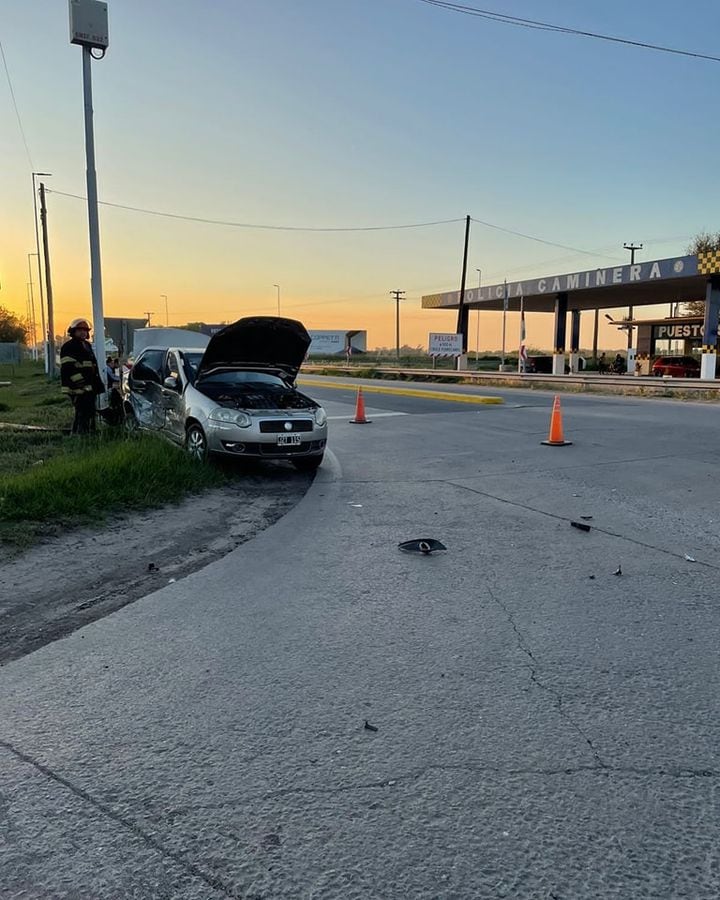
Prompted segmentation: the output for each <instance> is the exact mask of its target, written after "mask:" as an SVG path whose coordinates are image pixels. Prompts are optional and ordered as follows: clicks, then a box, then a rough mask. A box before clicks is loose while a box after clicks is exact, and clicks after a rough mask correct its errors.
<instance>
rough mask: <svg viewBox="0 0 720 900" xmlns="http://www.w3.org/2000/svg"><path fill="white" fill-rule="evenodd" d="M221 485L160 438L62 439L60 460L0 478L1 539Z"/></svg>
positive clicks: (22, 537)
mask: <svg viewBox="0 0 720 900" xmlns="http://www.w3.org/2000/svg"><path fill="white" fill-rule="evenodd" d="M226 481H227V476H225V475H224V474H223V473H222V472H221V471H220V470H219V469H217V468H216V467H214V466H212V465H199V464H198V463H196V462H194V461H193V460H191V459H190V458H189V457H188V456H186V455H185V454H184V453H183V451H182V450H180V449H178V448H176V447H173V446H172V445H171V444H168V443H167V442H166V441H164V440H162V439H161V438H156V437H153V436H147V437H145V436H143V437H132V438H128V437H124V436H120V437H112V436H110V437H108V436H106V435H100V436H98V437H92V438H85V439H77V438H76V439H71V438H67V439H66V441H65V448H64V453H63V454H62V455H56V456H55V457H53V458H50V459H49V460H48V461H47V462H44V463H42V464H36V465H32V466H30V467H29V468H25V469H24V470H23V471H19V472H15V473H11V474H5V475H2V476H0V537H1V538H2V539H3V540H4V541H8V542H11V543H20V544H23V543H27V542H28V541H29V540H32V538H33V537H37V536H40V535H43V534H48V533H53V532H55V531H57V530H58V529H60V528H63V529H64V528H67V527H70V526H77V525H84V524H89V523H91V522H98V521H102V520H103V519H105V518H107V517H109V516H111V515H113V514H116V513H118V512H120V511H129V510H141V509H147V508H152V507H157V506H161V505H162V504H165V503H171V502H176V501H178V500H180V499H181V498H182V497H184V496H185V495H187V494H189V493H196V492H199V491H203V490H207V489H209V488H213V487H218V486H220V485H222V484H224V483H226Z"/></svg>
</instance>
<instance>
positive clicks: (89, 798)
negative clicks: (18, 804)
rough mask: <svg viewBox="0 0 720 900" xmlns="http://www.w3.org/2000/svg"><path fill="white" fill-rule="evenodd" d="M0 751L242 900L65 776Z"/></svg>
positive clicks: (22, 755) (9, 749)
mask: <svg viewBox="0 0 720 900" xmlns="http://www.w3.org/2000/svg"><path fill="white" fill-rule="evenodd" d="M0 747H2V748H4V749H5V750H7V752H8V753H10V754H12V755H13V756H14V757H15V758H16V759H19V760H20V761H21V762H24V763H25V764H26V765H29V766H32V767H33V768H34V769H36V770H37V771H38V772H40V773H41V774H42V775H44V776H45V777H46V778H48V779H50V780H51V781H53V782H55V784H58V785H60V786H61V787H64V788H65V789H66V790H68V791H70V793H71V794H73V795H74V796H75V797H77V798H79V799H80V800H83V801H84V802H85V803H88V804H89V805H90V806H92V807H94V808H95V809H96V810H98V811H99V812H100V813H102V814H103V815H104V816H105V817H107V818H108V819H111V820H112V821H113V822H115V823H116V824H117V825H120V826H121V827H122V828H124V829H125V830H126V831H129V832H130V833H131V834H133V835H134V836H135V837H136V838H139V839H140V840H141V841H143V842H144V843H145V844H147V845H148V846H149V847H152V848H153V849H154V850H156V851H157V852H158V853H159V854H160V855H161V856H163V857H165V858H166V859H171V860H172V861H173V862H174V863H175V864H176V865H177V866H179V867H180V869H182V870H183V871H184V872H185V873H186V874H189V875H192V876H193V877H194V878H197V879H199V880H200V881H202V882H203V883H204V884H206V885H208V887H211V888H212V889H213V890H214V891H218V892H219V893H221V894H223V895H224V896H226V897H230V898H233V900H242V898H243V897H244V895H243V894H240V893H238V892H236V891H235V890H233V888H231V887H230V886H229V885H227V884H225V883H224V882H223V881H221V880H220V879H219V878H216V877H215V876H214V875H212V874H211V873H210V872H206V871H205V870H204V869H201V868H200V866H197V865H196V864H195V863H193V862H191V861H190V860H188V859H185V858H184V857H183V856H182V854H180V853H177V852H176V851H174V850H171V849H170V848H169V847H166V846H165V845H164V844H163V843H161V842H160V841H159V840H157V838H155V837H153V835H152V834H149V833H148V832H147V831H145V829H144V828H141V827H140V825H138V824H137V823H135V822H133V821H132V819H129V818H127V817H126V816H123V815H121V814H120V813H118V812H116V811H115V810H114V809H113V808H112V807H111V806H110V805H109V804H107V803H105V802H103V801H102V800H99V799H98V798H97V797H93V795H92V794H90V793H89V792H88V791H86V790H85V789H84V788H81V787H79V786H78V785H76V784H73V782H72V781H70V779H69V778H66V777H65V776H64V775H60V774H59V773H58V772H55V771H54V770H53V769H51V768H50V767H49V766H46V765H44V764H43V763H41V762H39V761H38V760H37V759H34V758H33V757H32V756H30V755H29V754H27V753H25V752H23V751H22V750H19V749H18V748H17V747H15V746H14V745H13V744H11V743H10V742H9V741H5V740H3V739H2V738H0Z"/></svg>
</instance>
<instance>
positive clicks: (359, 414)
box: [350, 388, 370, 425]
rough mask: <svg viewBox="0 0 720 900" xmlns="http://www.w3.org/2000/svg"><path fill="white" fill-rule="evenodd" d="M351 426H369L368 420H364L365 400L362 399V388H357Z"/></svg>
mask: <svg viewBox="0 0 720 900" xmlns="http://www.w3.org/2000/svg"><path fill="white" fill-rule="evenodd" d="M350 422H351V424H352V425H369V424H370V419H366V418H365V400H364V399H363V392H362V388H358V392H357V403H356V405H355V418H354V419H350Z"/></svg>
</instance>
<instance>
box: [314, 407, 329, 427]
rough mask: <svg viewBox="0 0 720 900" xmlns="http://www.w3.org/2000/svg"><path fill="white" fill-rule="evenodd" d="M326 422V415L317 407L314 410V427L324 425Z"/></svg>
mask: <svg viewBox="0 0 720 900" xmlns="http://www.w3.org/2000/svg"><path fill="white" fill-rule="evenodd" d="M326 422H327V413H326V412H325V410H324V409H323V408H322V406H318V408H317V409H316V410H315V424H316V425H324V424H325V423H326Z"/></svg>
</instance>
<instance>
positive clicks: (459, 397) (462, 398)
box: [298, 378, 504, 404]
mask: <svg viewBox="0 0 720 900" xmlns="http://www.w3.org/2000/svg"><path fill="white" fill-rule="evenodd" d="M298 382H299V383H300V384H301V385H303V387H305V386H307V387H324V388H335V389H339V390H346V391H347V390H349V391H353V390H355V388H356V387H361V388H362V389H363V393H364V394H397V395H400V396H403V397H425V398H426V399H427V400H449V401H450V402H451V403H486V404H497V403H503V402H504V401H503V399H502V397H483V396H482V395H480V394H451V393H449V392H448V391H423V390H420V389H419V388H399V387H386V386H381V385H379V384H359V385H354V384H341V383H339V382H337V381H318V380H317V379H314V378H299V379H298Z"/></svg>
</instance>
